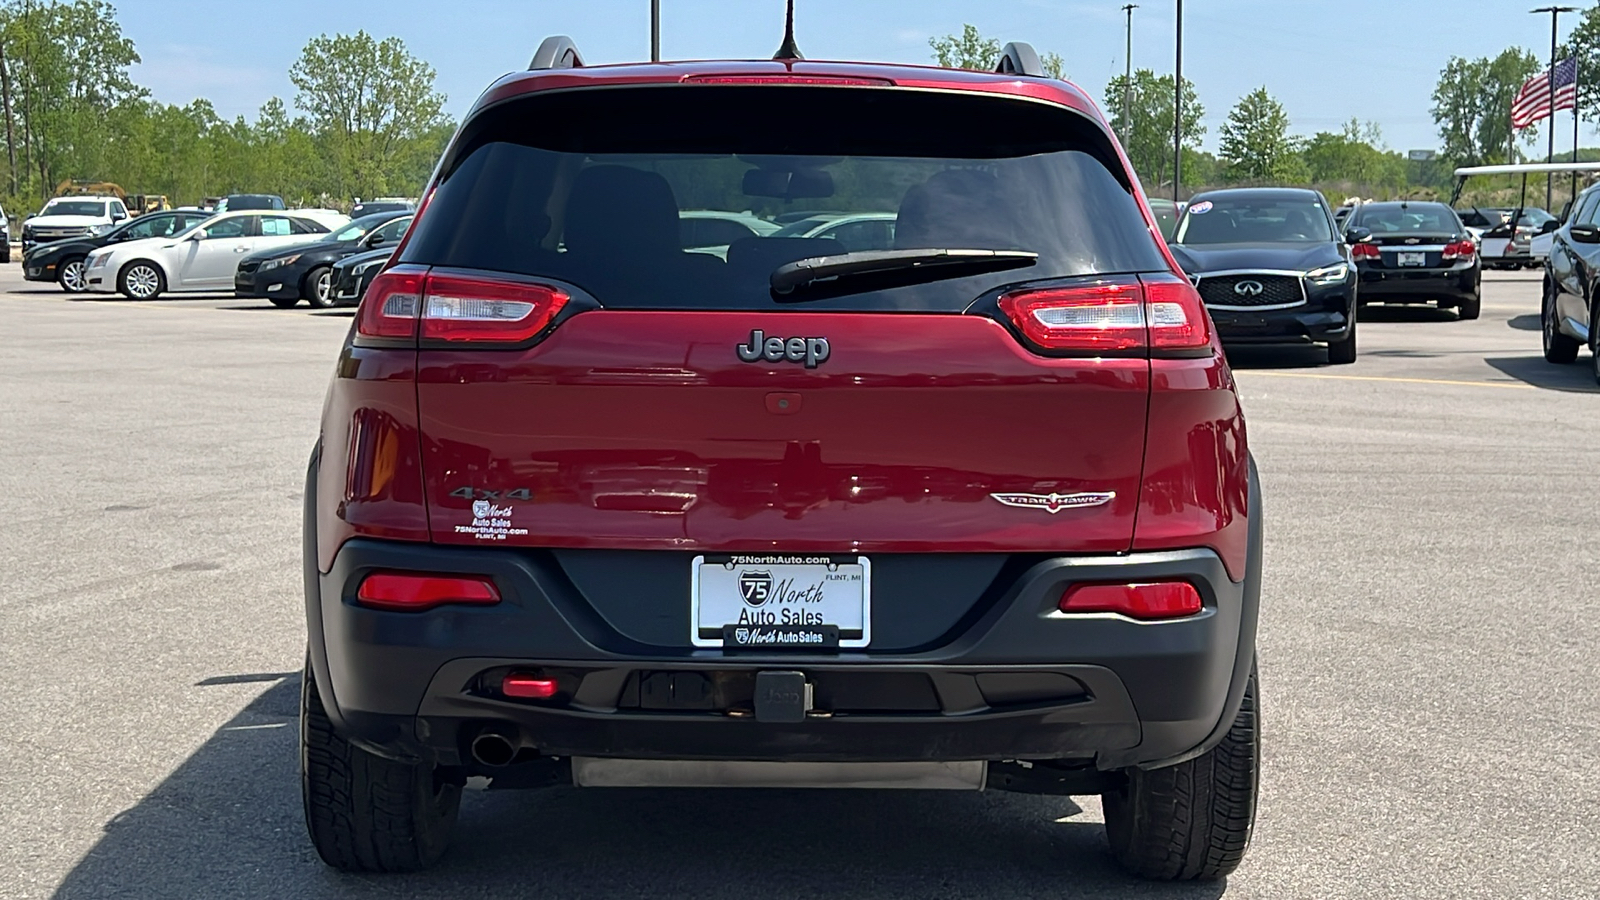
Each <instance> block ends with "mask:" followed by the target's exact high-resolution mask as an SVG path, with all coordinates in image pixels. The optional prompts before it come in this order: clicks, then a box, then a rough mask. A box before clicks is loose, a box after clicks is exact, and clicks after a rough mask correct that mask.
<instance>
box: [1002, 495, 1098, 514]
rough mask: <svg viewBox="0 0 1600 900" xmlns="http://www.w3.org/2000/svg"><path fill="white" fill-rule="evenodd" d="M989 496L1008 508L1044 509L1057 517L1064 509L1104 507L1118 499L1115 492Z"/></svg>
mask: <svg viewBox="0 0 1600 900" xmlns="http://www.w3.org/2000/svg"><path fill="white" fill-rule="evenodd" d="M989 496H991V497H993V498H994V499H996V500H998V501H1000V502H1001V503H1004V504H1005V505H1006V506H1017V507H1021V508H1023V509H1042V510H1044V511H1045V512H1047V513H1050V514H1051V515H1055V514H1056V513H1058V512H1061V511H1062V510H1063V509H1083V508H1084V507H1088V506H1104V505H1106V504H1107V503H1110V502H1111V501H1112V500H1115V499H1116V498H1117V494H1116V492H1115V491H1105V492H1101V493H1084V494H990V495H989Z"/></svg>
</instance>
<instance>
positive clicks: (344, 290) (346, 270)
mask: <svg viewBox="0 0 1600 900" xmlns="http://www.w3.org/2000/svg"><path fill="white" fill-rule="evenodd" d="M393 255H394V248H393V247H384V248H382V249H378V250H368V251H367V252H365V253H357V254H354V255H352V256H346V257H345V258H344V259H341V260H339V261H338V262H336V263H334V264H333V275H332V280H333V305H334V306H356V305H357V304H359V303H360V302H361V298H362V297H364V296H366V293H367V286H368V285H370V284H372V279H373V278H376V277H377V275H378V273H379V272H380V271H382V270H383V264H384V263H386V262H388V261H389V257H391V256H393Z"/></svg>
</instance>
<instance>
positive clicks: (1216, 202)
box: [1178, 196, 1333, 244]
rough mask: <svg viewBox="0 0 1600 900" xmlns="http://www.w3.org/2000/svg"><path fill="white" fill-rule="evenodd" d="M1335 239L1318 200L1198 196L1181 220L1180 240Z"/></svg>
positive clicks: (1274, 240) (1284, 241) (1207, 241)
mask: <svg viewBox="0 0 1600 900" xmlns="http://www.w3.org/2000/svg"><path fill="white" fill-rule="evenodd" d="M1331 240H1333V232H1332V231H1331V230H1330V229H1329V227H1328V213H1327V211H1326V210H1325V209H1324V208H1323V206H1322V204H1321V203H1318V202H1317V201H1315V200H1309V199H1308V200H1297V199H1287V200H1285V199H1265V198H1260V197H1237V196H1235V197H1196V198H1195V199H1194V201H1193V202H1191V203H1190V204H1189V208H1188V211H1187V214H1186V215H1185V216H1184V217H1183V221H1182V222H1180V223H1179V224H1178V243H1180V244H1258V243H1266V244H1271V243H1280V242H1282V243H1305V242H1308V241H1315V242H1324V241H1331Z"/></svg>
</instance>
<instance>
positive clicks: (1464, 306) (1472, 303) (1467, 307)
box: [1456, 294, 1483, 321]
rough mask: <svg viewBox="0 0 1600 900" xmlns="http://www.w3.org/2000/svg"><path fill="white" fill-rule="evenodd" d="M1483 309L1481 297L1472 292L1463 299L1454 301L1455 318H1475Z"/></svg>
mask: <svg viewBox="0 0 1600 900" xmlns="http://www.w3.org/2000/svg"><path fill="white" fill-rule="evenodd" d="M1482 311H1483V297H1482V296H1481V295H1479V294H1473V295H1472V296H1471V297H1468V298H1467V299H1465V300H1458V301H1456V318H1457V319H1464V320H1469V321H1470V320H1472V319H1476V318H1477V317H1478V315H1479V314H1480V313H1481V312H1482Z"/></svg>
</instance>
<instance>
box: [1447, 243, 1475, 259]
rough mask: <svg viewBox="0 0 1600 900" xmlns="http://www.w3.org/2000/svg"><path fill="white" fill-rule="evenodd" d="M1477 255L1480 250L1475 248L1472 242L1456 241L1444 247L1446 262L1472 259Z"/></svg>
mask: <svg viewBox="0 0 1600 900" xmlns="http://www.w3.org/2000/svg"><path fill="white" fill-rule="evenodd" d="M1477 253H1478V248H1477V247H1474V246H1473V245H1472V242H1471V241H1456V242H1454V243H1450V244H1445V245H1444V258H1445V259H1446V260H1452V259H1471V258H1472V257H1474V256H1476V255H1477Z"/></svg>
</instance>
